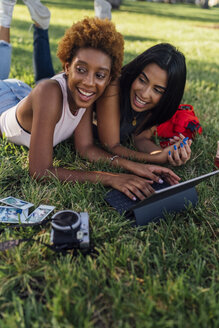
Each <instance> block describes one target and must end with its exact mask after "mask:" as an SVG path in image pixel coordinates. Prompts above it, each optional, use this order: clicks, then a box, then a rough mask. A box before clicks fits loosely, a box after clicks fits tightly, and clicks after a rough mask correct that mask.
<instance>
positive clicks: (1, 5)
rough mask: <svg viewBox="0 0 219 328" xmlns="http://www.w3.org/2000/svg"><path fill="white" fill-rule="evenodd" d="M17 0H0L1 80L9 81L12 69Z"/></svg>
mask: <svg viewBox="0 0 219 328" xmlns="http://www.w3.org/2000/svg"><path fill="white" fill-rule="evenodd" d="M15 3H16V0H0V58H1V60H0V80H4V79H7V78H8V76H9V73H10V67H11V52H12V47H11V44H10V26H11V20H12V15H13V10H14V5H15Z"/></svg>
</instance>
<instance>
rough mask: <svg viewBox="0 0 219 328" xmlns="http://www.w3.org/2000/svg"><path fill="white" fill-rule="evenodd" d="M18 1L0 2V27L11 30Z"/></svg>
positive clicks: (7, 0) (3, 0)
mask: <svg viewBox="0 0 219 328" xmlns="http://www.w3.org/2000/svg"><path fill="white" fill-rule="evenodd" d="M16 1H17V0H0V25H1V26H3V27H7V28H9V27H10V26H11V20H12V15H13V10H14V5H15V3H16Z"/></svg>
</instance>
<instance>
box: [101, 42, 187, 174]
mask: <svg viewBox="0 0 219 328" xmlns="http://www.w3.org/2000/svg"><path fill="white" fill-rule="evenodd" d="M185 82H186V63H185V57H184V55H183V54H182V53H181V52H179V51H178V50H177V49H176V48H175V47H174V46H172V45H171V44H168V43H160V44H157V45H155V46H153V47H151V48H149V49H148V50H146V51H145V52H143V53H142V54H141V55H139V56H138V57H137V58H135V59H134V60H133V61H131V62H130V63H129V64H127V65H125V66H124V67H123V68H122V74H121V76H120V78H119V79H118V80H117V81H116V82H114V83H111V84H110V85H109V87H108V88H107V89H106V91H105V93H104V95H103V96H102V97H101V98H100V99H99V100H98V102H97V107H96V111H97V128H98V136H99V139H100V141H101V143H102V144H103V145H104V146H105V147H107V148H108V149H109V150H110V151H111V152H113V153H114V154H115V155H117V156H118V157H117V158H116V160H117V162H118V165H120V166H122V160H123V158H124V157H125V158H132V159H134V160H137V161H148V162H153V163H166V162H169V163H170V164H172V165H174V166H178V165H182V164H184V163H186V162H187V160H188V159H189V158H190V154H191V149H190V146H191V140H186V139H185V138H184V137H183V135H180V137H175V138H174V139H173V140H172V142H173V145H171V146H170V147H167V148H165V149H162V148H160V147H158V146H157V145H156V144H155V143H154V142H153V141H152V140H151V138H152V136H153V134H154V131H155V130H156V126H157V125H159V124H161V123H163V122H165V121H167V120H168V119H170V118H171V117H172V116H173V114H174V113H175V112H176V110H177V108H178V106H179V104H180V102H181V99H182V96H183V92H184V88H185ZM129 137H132V138H133V141H134V144H135V146H136V148H137V151H135V150H131V149H129V148H127V147H125V146H123V145H122V144H121V143H123V142H125V141H126V140H127V139H128V138H129ZM139 164H140V163H137V162H132V164H131V165H130V166H129V167H127V166H126V167H125V168H126V169H129V170H130V171H132V172H134V173H135V174H138V175H141V166H139Z"/></svg>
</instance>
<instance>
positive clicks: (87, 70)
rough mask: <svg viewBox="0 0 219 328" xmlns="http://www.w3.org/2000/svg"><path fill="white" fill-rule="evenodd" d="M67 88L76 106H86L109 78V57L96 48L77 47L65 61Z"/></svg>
mask: <svg viewBox="0 0 219 328" xmlns="http://www.w3.org/2000/svg"><path fill="white" fill-rule="evenodd" d="M65 73H66V75H67V78H68V82H67V83H68V88H69V90H70V92H71V95H72V98H73V100H74V103H75V107H76V108H81V107H83V108H88V107H89V106H91V105H92V104H93V103H94V101H96V100H97V99H98V98H99V97H100V96H101V95H102V94H103V92H104V90H105V88H106V87H107V85H108V84H109V82H110V78H111V75H110V73H111V58H110V57H109V56H108V55H107V54H105V53H104V52H102V51H101V50H98V49H93V48H82V49H79V50H78V51H77V53H76V55H75V56H74V58H73V59H72V62H71V63H70V64H69V63H66V65H65Z"/></svg>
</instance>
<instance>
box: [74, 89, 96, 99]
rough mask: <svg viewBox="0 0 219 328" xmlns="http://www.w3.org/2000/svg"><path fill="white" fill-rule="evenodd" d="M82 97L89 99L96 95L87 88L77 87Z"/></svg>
mask: <svg viewBox="0 0 219 328" xmlns="http://www.w3.org/2000/svg"><path fill="white" fill-rule="evenodd" d="M77 90H78V93H79V96H80V99H82V100H83V101H89V100H90V99H91V98H92V97H93V96H94V95H95V92H89V91H87V90H84V89H81V88H77Z"/></svg>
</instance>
